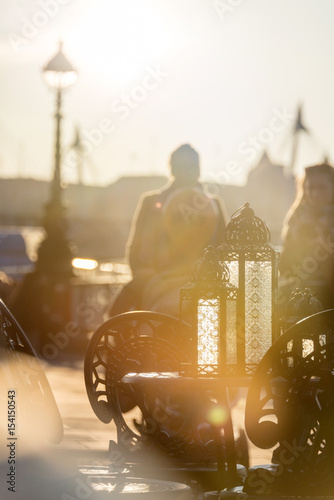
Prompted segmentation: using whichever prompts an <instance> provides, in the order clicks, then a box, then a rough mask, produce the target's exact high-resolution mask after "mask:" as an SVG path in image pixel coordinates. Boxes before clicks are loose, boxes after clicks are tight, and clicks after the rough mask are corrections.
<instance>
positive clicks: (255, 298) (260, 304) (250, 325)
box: [245, 261, 272, 365]
mask: <svg viewBox="0 0 334 500" xmlns="http://www.w3.org/2000/svg"><path fill="white" fill-rule="evenodd" d="M271 290H272V263H271V262H270V261H255V262H254V261H246V262H245V356H246V363H247V364H250V365H253V364H258V363H259V362H260V360H261V359H262V358H263V356H264V354H265V353H266V352H267V351H268V349H269V347H270V346H271V342H272V295H271Z"/></svg>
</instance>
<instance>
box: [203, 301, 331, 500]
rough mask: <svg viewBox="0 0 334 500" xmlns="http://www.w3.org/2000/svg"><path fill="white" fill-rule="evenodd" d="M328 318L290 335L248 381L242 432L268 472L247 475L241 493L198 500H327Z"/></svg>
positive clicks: (314, 319)
mask: <svg viewBox="0 0 334 500" xmlns="http://www.w3.org/2000/svg"><path fill="white" fill-rule="evenodd" d="M333 419H334V310H327V311H323V312H319V313H316V314H314V315H312V316H309V317H307V318H305V319H303V320H301V321H299V322H298V323H296V324H295V325H294V326H292V327H290V328H289V329H288V330H287V331H286V332H285V333H284V334H283V335H282V336H281V337H280V338H279V339H278V340H276V342H275V343H274V344H273V345H272V347H271V348H270V349H269V350H268V352H267V353H266V354H265V356H264V357H263V359H262V361H261V362H260V363H259V365H258V368H257V370H256V372H255V374H254V377H253V379H252V382H251V385H250V388H249V392H248V396H247V402H246V411H245V428H246V431H247V434H248V437H249V439H250V440H251V441H252V442H253V443H254V444H255V445H256V446H258V447H259V448H262V449H270V448H272V447H275V446H277V445H278V446H277V447H276V448H275V449H274V451H273V455H272V462H273V463H272V464H270V465H264V466H256V467H251V468H250V469H249V470H248V474H247V478H246V480H245V484H244V486H243V487H238V488H234V489H230V490H225V491H216V492H207V493H206V494H205V498H210V499H211V498H212V499H213V498H227V499H238V500H242V499H243V498H245V499H254V500H255V499H261V500H266V499H270V500H275V499H278V498H283V497H284V498H287V499H296V498H301V497H302V498H305V497H307V498H309V499H310V500H311V499H312V498H317V499H318V498H334V475H333V464H334V427H333Z"/></svg>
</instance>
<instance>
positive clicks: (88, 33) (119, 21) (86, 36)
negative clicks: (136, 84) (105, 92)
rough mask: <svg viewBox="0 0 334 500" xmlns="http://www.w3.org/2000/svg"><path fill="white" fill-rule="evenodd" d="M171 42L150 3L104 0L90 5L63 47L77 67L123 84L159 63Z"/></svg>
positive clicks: (162, 21)
mask: <svg viewBox="0 0 334 500" xmlns="http://www.w3.org/2000/svg"><path fill="white" fill-rule="evenodd" d="M172 43H175V39H173V42H172V40H171V37H170V36H169V34H168V32H167V29H166V26H165V25H164V20H163V19H162V17H161V15H159V12H158V11H157V9H155V8H154V5H153V3H152V2H149V0H146V2H136V1H134V0H125V1H122V2H109V1H108V0H103V1H100V2H97V3H94V4H93V5H92V4H91V5H90V7H88V8H87V10H86V12H85V14H84V15H83V16H81V19H80V22H79V23H78V24H77V25H76V27H75V28H74V29H73V27H72V29H71V30H70V31H69V32H68V33H67V34H66V36H65V37H64V44H65V45H66V47H67V48H68V50H69V51H70V52H71V56H72V57H73V58H74V59H75V60H76V62H77V64H78V66H79V65H80V66H81V67H84V68H85V69H86V70H87V69H88V68H89V71H90V72H91V73H93V74H94V76H95V78H96V77H101V78H105V79H107V80H109V78H111V79H112V81H113V84H114V85H115V84H117V83H118V84H119V85H123V84H126V83H128V82H129V81H131V80H133V79H135V78H137V77H138V74H139V73H140V72H143V70H145V66H146V65H149V64H152V63H157V62H159V61H161V58H162V57H164V55H165V54H167V53H168V52H169V51H170V48H171V44H172Z"/></svg>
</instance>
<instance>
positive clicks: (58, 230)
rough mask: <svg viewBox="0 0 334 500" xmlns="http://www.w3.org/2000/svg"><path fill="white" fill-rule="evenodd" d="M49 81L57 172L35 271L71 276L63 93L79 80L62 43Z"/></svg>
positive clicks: (50, 68) (45, 71) (50, 66)
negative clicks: (64, 180) (63, 171)
mask: <svg viewBox="0 0 334 500" xmlns="http://www.w3.org/2000/svg"><path fill="white" fill-rule="evenodd" d="M43 76H44V78H45V81H46V83H47V84H48V86H49V87H50V88H51V89H54V90H55V92H56V113H55V119H56V136H55V155H54V172H53V179H52V184H51V195H50V200H49V202H48V204H47V205H46V207H45V213H44V219H43V226H44V229H45V231H46V238H45V239H44V240H43V241H42V243H41V245H40V247H39V250H38V259H37V263H36V271H37V272H38V271H41V272H43V273H45V274H50V275H56V274H57V275H60V276H70V275H71V274H72V258H73V254H72V250H71V247H70V245H69V242H68V240H67V237H66V229H67V223H66V217H65V208H64V205H63V200H62V190H63V187H62V178H61V162H62V158H61V122H62V93H63V91H64V90H65V89H66V88H68V87H69V86H70V85H72V84H74V83H75V81H76V79H77V72H76V70H75V69H74V67H73V66H72V65H71V63H70V62H69V61H68V60H67V59H66V57H65V55H64V54H63V52H62V44H60V46H59V50H58V52H57V54H56V55H55V56H54V57H53V58H52V59H51V60H50V61H49V62H48V63H47V65H46V66H45V67H44V68H43Z"/></svg>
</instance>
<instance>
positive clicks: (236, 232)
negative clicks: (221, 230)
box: [226, 203, 270, 245]
mask: <svg viewBox="0 0 334 500" xmlns="http://www.w3.org/2000/svg"><path fill="white" fill-rule="evenodd" d="M269 241H270V231H269V228H268V226H267V224H266V223H265V222H264V221H263V220H262V219H260V218H259V217H257V216H256V215H255V214H254V210H253V209H252V208H251V207H250V205H249V203H245V204H244V205H243V206H242V207H241V208H239V209H238V210H237V211H236V212H235V213H234V214H233V216H232V219H231V221H230V222H229V224H228V225H227V228H226V242H227V243H228V244H237V243H240V244H241V245H247V244H250V245H254V244H261V243H267V242H269Z"/></svg>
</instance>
